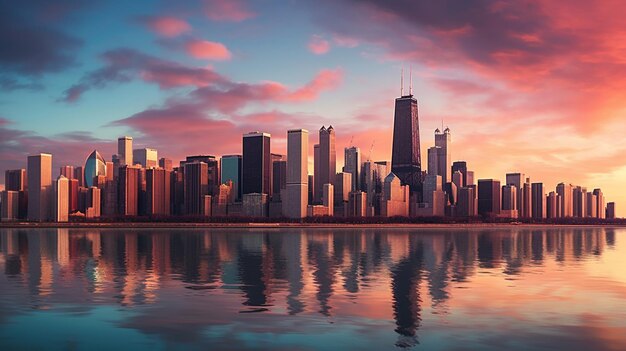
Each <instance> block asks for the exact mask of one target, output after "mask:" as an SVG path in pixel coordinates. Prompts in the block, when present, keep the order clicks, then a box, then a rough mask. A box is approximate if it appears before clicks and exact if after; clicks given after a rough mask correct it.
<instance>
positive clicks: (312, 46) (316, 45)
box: [307, 35, 330, 55]
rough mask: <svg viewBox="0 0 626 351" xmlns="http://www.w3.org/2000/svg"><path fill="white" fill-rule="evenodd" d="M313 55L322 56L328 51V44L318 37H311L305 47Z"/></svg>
mask: <svg viewBox="0 0 626 351" xmlns="http://www.w3.org/2000/svg"><path fill="white" fill-rule="evenodd" d="M307 46H308V48H309V51H311V52H312V53H314V54H315V55H323V54H325V53H327V52H328V51H330V43H329V42H328V40H325V39H324V38H322V37H321V36H319V35H313V36H312V37H311V39H310V40H309V44H308V45H307Z"/></svg>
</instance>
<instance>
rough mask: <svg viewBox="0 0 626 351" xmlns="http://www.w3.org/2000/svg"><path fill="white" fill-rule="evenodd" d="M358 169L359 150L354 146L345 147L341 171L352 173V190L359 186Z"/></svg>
mask: <svg viewBox="0 0 626 351" xmlns="http://www.w3.org/2000/svg"><path fill="white" fill-rule="evenodd" d="M320 150H321V149H320ZM360 170H361V150H360V149H359V148H358V147H356V146H351V147H347V148H345V149H344V166H343V172H345V173H350V174H352V191H356V190H359V189H360V188H361V186H360V184H359V181H360V177H359V172H360Z"/></svg>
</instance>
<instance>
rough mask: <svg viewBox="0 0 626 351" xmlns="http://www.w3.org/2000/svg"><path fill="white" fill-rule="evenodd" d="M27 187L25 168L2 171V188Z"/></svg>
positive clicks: (19, 188)
mask: <svg viewBox="0 0 626 351" xmlns="http://www.w3.org/2000/svg"><path fill="white" fill-rule="evenodd" d="M26 188H27V179H26V170H25V169H12V170H7V171H5V172H4V190H11V191H24V190H26Z"/></svg>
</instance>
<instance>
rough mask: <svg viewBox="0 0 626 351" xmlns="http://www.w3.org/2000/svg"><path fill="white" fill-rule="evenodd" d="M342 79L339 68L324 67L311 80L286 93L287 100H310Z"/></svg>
mask: <svg viewBox="0 0 626 351" xmlns="http://www.w3.org/2000/svg"><path fill="white" fill-rule="evenodd" d="M342 80H343V71H342V70H341V69H334V70H330V69H324V70H322V71H320V72H319V73H318V74H317V75H316V76H315V78H313V80H312V81H311V82H310V83H308V84H307V85H305V86H304V87H302V88H300V89H297V90H296V91H294V92H292V93H291V94H288V96H287V97H286V100H287V101H310V100H313V99H315V98H317V96H318V95H319V94H320V93H321V92H322V91H324V90H331V89H335V88H336V87H337V86H339V84H341V82H342Z"/></svg>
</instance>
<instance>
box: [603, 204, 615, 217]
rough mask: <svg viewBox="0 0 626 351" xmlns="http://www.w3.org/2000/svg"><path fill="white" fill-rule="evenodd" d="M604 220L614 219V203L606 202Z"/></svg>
mask: <svg viewBox="0 0 626 351" xmlns="http://www.w3.org/2000/svg"><path fill="white" fill-rule="evenodd" d="M605 217H606V219H614V218H615V202H608V203H607V204H606V216H605Z"/></svg>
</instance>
